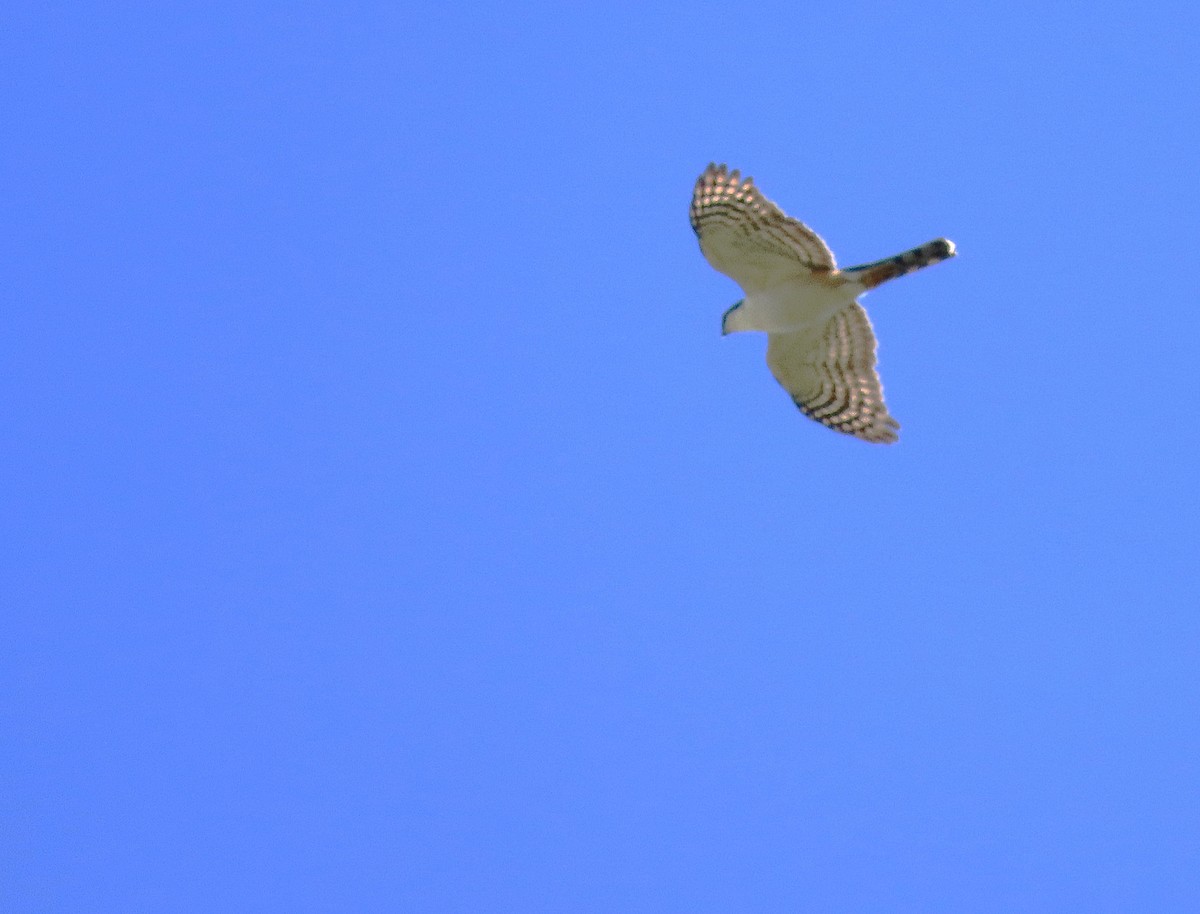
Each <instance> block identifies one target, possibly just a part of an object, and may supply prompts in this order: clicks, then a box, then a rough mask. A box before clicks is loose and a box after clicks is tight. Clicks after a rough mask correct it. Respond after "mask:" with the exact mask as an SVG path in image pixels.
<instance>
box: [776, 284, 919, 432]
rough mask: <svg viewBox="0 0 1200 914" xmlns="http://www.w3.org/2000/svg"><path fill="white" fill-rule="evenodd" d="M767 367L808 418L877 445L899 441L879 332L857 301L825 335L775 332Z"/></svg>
mask: <svg viewBox="0 0 1200 914" xmlns="http://www.w3.org/2000/svg"><path fill="white" fill-rule="evenodd" d="M767 365H769V366H770V368H771V373H772V374H773V375H775V380H777V381H778V382H779V383H780V384H781V385H783V389H784V390H786V391H787V392H788V393H789V394H791V397H792V400H793V401H795V403H796V405H797V406H798V407H800V411H801V412H802V413H804V414H805V415H806V416H809V417H811V418H813V419H816V420H817V421H818V422H820V423H822V424H823V425H827V426H829V427H830V428H831V429H833V430H834V431H838V432H844V433H845V434H847V435H854V436H855V437H856V438H861V439H863V440H864V441H870V442H873V443H876V444H891V443H892V442H894V441H896V440H897V438H898V437H899V436H898V435H897V434H896V431H897V429H899V428H900V423H899V422H897V421H896V420H895V419H893V418H892V417H891V416H890V415H889V414H888V409H887V405H886V404H885V403H884V402H883V386H882V385H881V384H880V383H879V375H878V374H877V373H876V371H875V334H874V333H873V332H872V331H871V322H870V321H869V320H868V319H867V312H866V311H864V310H863V309H862V306H861V305H859V304H858V303H857V302H856V303H853V304H851V305H850V306H849V307H848V308H844V309H843V310H841V311H839V312H838V313H837V314H835V315H834V316H833V317H832V318H830V319H829V323H827V324H826V325H825V327H824V329H822V330H821V331H820V332H802V333H772V334H770V335H769V336H768V340H767Z"/></svg>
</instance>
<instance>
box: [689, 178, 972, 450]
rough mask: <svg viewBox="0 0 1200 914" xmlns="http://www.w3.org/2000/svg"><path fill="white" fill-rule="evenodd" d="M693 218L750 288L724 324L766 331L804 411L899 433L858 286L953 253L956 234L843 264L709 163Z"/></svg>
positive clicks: (850, 428)
mask: <svg viewBox="0 0 1200 914" xmlns="http://www.w3.org/2000/svg"><path fill="white" fill-rule="evenodd" d="M691 219H692V228H693V229H694V230H695V232H696V237H697V238H699V239H700V250H701V251H702V252H703V253H704V256H705V257H706V258H707V259H708V262H709V263H711V264H712V265H713V267H714V268H715V269H717V270H718V271H719V272H721V273H724V274H725V275H726V276H728V277H730V278H731V279H733V280H735V281H736V282H737V284H738V285H739V286H741V287H742V291H743V293H744V294H745V298H743V299H742V300H741V301H739V302H738V303H737V304H735V305H734V306H733V307H732V308H730V309H729V310H728V311H726V312H725V315H724V316H723V317H722V318H721V333H722V334H727V333H738V332H740V331H743V330H758V331H761V332H764V333H766V334H767V365H768V366H769V367H770V369H771V373H772V374H773V375H775V380H777V381H778V382H779V383H780V385H782V387H783V389H784V390H786V391H787V392H788V394H789V395H790V396H791V398H792V400H793V401H794V402H795V404H796V405H797V406H798V407H800V411H801V412H802V413H804V414H805V415H806V416H809V417H811V418H813V419H816V420H817V421H818V422H820V423H822V424H823V425H827V426H828V427H829V428H831V429H833V430H834V431H838V432H843V433H844V434H847V435H854V436H855V437H856V438H861V439H863V440H864V441H870V442H873V443H877V444H891V443H892V442H894V441H895V440H896V439H897V434H896V432H897V430H898V429H899V428H900V423H899V422H897V421H896V420H895V419H893V418H892V417H891V415H890V414H889V413H888V409H887V406H886V405H885V404H884V402H883V387H882V385H881V384H880V383H879V375H878V374H877V373H876V371H875V334H874V332H873V331H872V330H871V322H870V320H868V319H867V312H866V311H864V310H863V307H862V305H860V304H859V303H858V296H860V295H862V294H863V293H864V292H866V291H868V290H869V289H874V288H875V287H876V286H878V285H880V284H882V283H885V282H887V281H888V280H889V279H895V278H896V277H898V276H903V275H904V274H905V273H912V272H914V271H916V270H920V269H922V268H924V267H928V266H931V265H932V264H935V263H939V262H940V261H943V260H946V259H948V258H950V257H953V256H954V253H955V251H954V243H953V242H952V241H949V240H947V239H946V238H938V239H936V240H934V241H930V242H928V243H926V244H923V245H921V246H920V247H917V248H913V249H912V250H911V251H905V252H904V253H903V254H897V255H896V256H895V257H888V258H886V259H884V260H876V261H873V262H871V263H864V264H862V265H860V266H857V267H847V268H846V269H844V270H839V269H838V268H837V263H836V262H835V261H834V259H833V252H832V251H830V250H829V248H828V246H827V245H826V244H825V242H824V241H822V240H821V238H820V237H819V236H818V235H817V233H816V232H814V231H813V230H812V229H810V228H809V227H808V226H806V225H804V224H803V223H802V222H799V221H798V220H796V219H792V218H790V217H789V216H786V215H784V212H783V210H781V209H780V208H779V207H778V206H776V205H775V204H774V203H772V202H771V201H770V200H768V199H767V198H766V197H764V196H763V195H762V193H761V192H760V191H759V189H758V188H757V187H755V186H754V180H753V179H752V178H748V177H747V178H743V177H741V175H740V174H739V173H738V172H737V171H729V170H728V169H726V167H725V166H724V165H709V166H708V168H706V169H705V171H704V174H702V175H700V178H699V180H698V181H696V189H695V191H694V192H693V194H692V208H691Z"/></svg>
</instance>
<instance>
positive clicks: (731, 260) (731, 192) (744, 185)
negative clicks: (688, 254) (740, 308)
mask: <svg viewBox="0 0 1200 914" xmlns="http://www.w3.org/2000/svg"><path fill="white" fill-rule="evenodd" d="M691 218H692V228H693V229H694V230H695V232H696V236H697V237H698V238H699V239H700V250H701V251H703V252H704V256H705V257H706V258H708V262H709V263H711V264H712V265H713V266H714V267H715V268H716V269H717V270H719V271H720V272H722V273H724V274H725V275H726V276H729V277H731V278H732V279H734V280H736V281H737V283H738V285H740V286H741V287H742V288H743V289H744V290H746V292H747V293H751V292H754V291H758V290H760V289H766V288H770V287H771V286H774V285H777V284H778V283H780V282H784V281H787V280H789V279H795V278H797V277H807V276H809V275H811V274H812V273H829V272H832V271H834V270H836V269H837V263H836V262H835V261H834V259H833V252H832V251H830V250H829V248H828V247H827V246H826V244H825V242H824V241H822V240H821V239H820V237H818V235H817V233H816V232H814V231H813V230H812V229H810V228H809V227H808V226H806V225H804V224H803V223H802V222H799V221H797V220H795V219H792V218H790V217H788V216H785V215H784V213H783V211H782V210H781V209H780V208H779V207H778V206H776V205H775V204H774V203H772V202H771V201H770V200H768V199H767V198H766V197H764V196H763V195H762V194H761V193H760V192H759V190H758V188H757V187H755V186H754V181H753V179H752V178H743V177H741V176H740V175H739V174H738V172H736V171H732V172H731V171H728V170H726V168H725V166H724V165H709V166H708V168H707V169H705V171H704V174H702V175H701V176H700V178H699V180H698V181H696V189H695V190H694V191H693V193H692V209H691Z"/></svg>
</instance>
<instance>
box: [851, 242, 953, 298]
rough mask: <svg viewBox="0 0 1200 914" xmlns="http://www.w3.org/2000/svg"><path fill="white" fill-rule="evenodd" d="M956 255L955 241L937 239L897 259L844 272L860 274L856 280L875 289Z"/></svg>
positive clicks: (878, 261) (880, 261)
mask: <svg viewBox="0 0 1200 914" xmlns="http://www.w3.org/2000/svg"><path fill="white" fill-rule="evenodd" d="M954 254H955V251H954V242H953V241H950V240H949V239H948V238H937V239H934V240H933V241H928V242H926V243H925V244H923V245H921V246H920V247H919V248H913V249H912V250H911V251H905V252H904V253H903V254H897V255H896V256H895V257H888V258H886V259H884V260H876V261H873V262H872V263H864V264H860V265H859V266H857V267H847V268H846V269H844V270H843V271H842V272H843V273H857V274H859V275H857V276H855V277H854V278H855V279H857V280H858V281H859V282H861V283H862V284H863V286H864V287H866V288H868V289H874V288H875V287H876V286H878V285H880V284H881V283H885V282H887V281H888V280H889V279H895V278H896V277H898V276H903V275H904V274H905V273H913V272H915V271H917V270H921V269H924V268H925V267H928V266H932V265H933V264H935V263H941V262H942V261H943V260H948V259H949V258H951V257H953V256H954Z"/></svg>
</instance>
